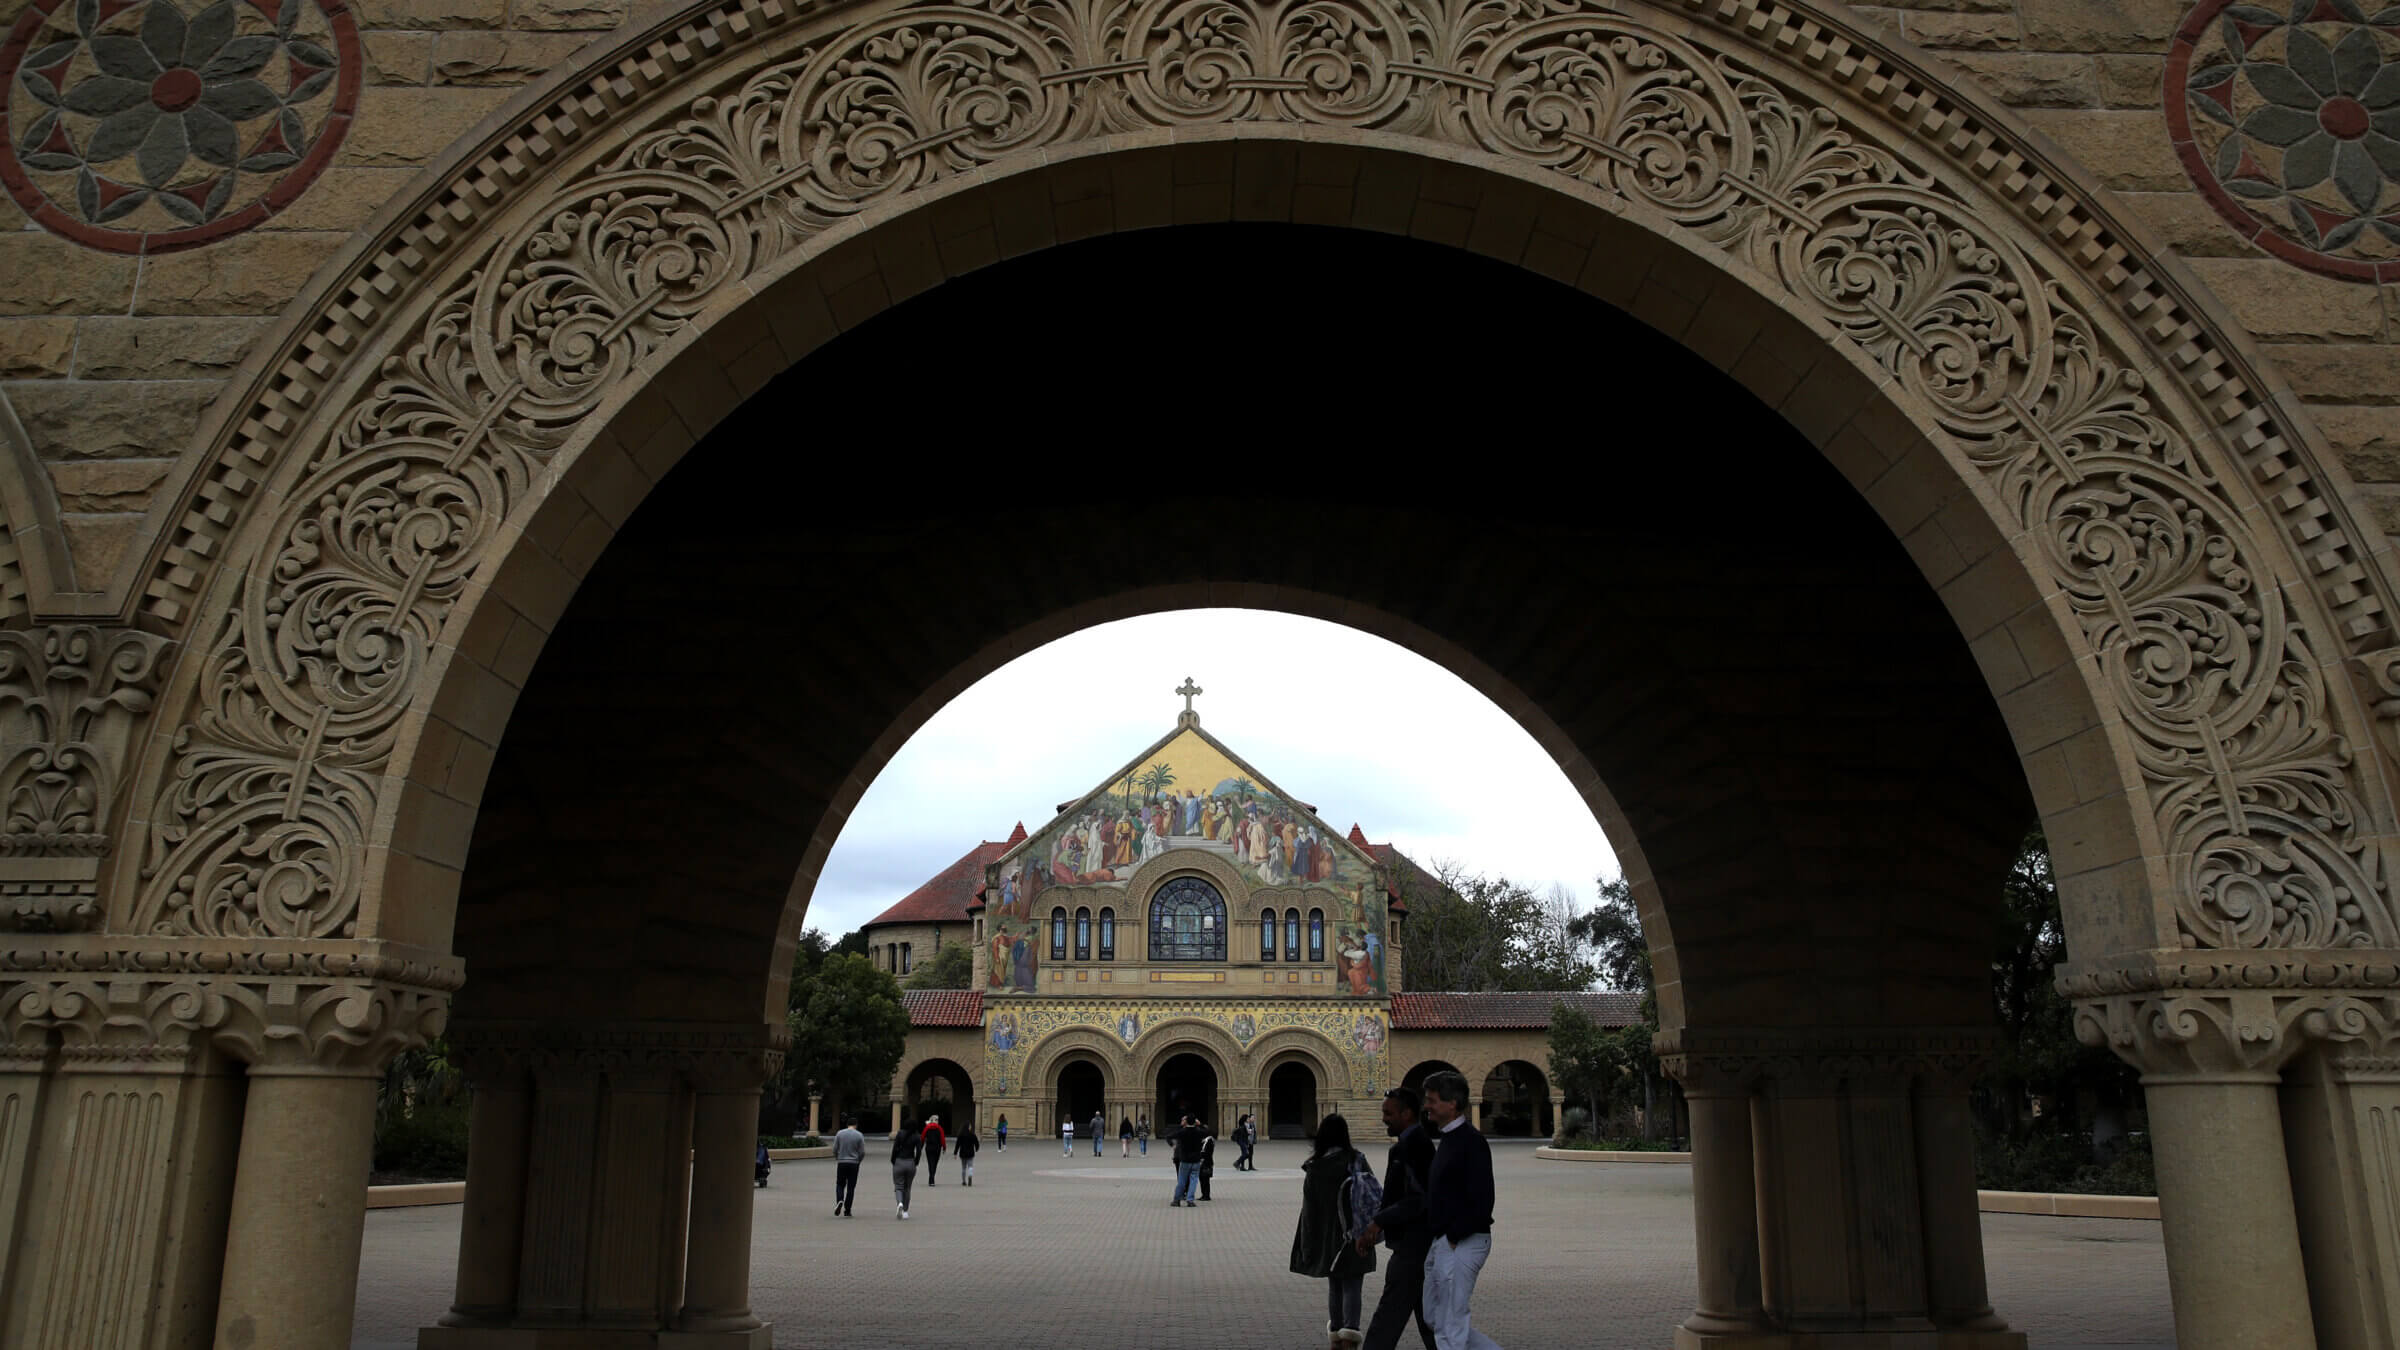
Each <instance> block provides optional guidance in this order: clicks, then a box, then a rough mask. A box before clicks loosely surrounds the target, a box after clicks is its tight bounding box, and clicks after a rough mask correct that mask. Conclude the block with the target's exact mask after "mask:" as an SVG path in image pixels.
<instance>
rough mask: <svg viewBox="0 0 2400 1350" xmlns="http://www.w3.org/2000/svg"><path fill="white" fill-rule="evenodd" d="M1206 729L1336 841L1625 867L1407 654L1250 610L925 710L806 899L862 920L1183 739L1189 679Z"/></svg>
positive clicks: (1047, 657)
mask: <svg viewBox="0 0 2400 1350" xmlns="http://www.w3.org/2000/svg"><path fill="white" fill-rule="evenodd" d="M1187 675H1188V676H1190V677H1192V678H1193V679H1194V680H1195V681H1197V682H1198V683H1199V685H1200V687H1201V688H1202V689H1204V690H1206V691H1207V692H1206V693H1204V694H1202V695H1201V696H1200V698H1199V699H1198V700H1197V702H1196V704H1195V706H1196V707H1197V708H1198V710H1199V713H1200V725H1201V726H1202V727H1204V728H1206V729H1207V731H1208V732H1209V734H1211V735H1213V736H1215V737H1216V738H1217V739H1218V740H1221V741H1223V742H1224V743H1225V744H1226V745H1227V746H1228V747H1229V748H1231V749H1232V751H1233V752H1234V753H1235V754H1237V755H1240V756H1241V757H1242V758H1243V759H1245V760H1248V761H1249V762H1250V763H1251V764H1252V765H1253V766H1255V767H1256V768H1257V769H1258V770H1259V772H1260V773H1262V774H1265V775H1266V776H1267V777H1268V778H1270V779H1272V780H1273V781H1274V782H1275V783H1276V785H1277V786H1279V787H1281V788H1282V789H1283V790H1284V791H1285V792H1287V793H1289V794H1291V795H1292V796H1294V797H1297V798H1299V799H1300V800H1301V801H1304V802H1307V803H1309V804H1310V805H1312V806H1315V807H1316V808H1317V812H1318V814H1319V816H1320V817H1321V818H1322V819H1323V820H1324V821H1325V822H1326V823H1327V824H1329V825H1331V826H1333V827H1334V828H1335V829H1336V830H1340V831H1344V832H1347V831H1348V830H1349V828H1350V826H1351V824H1352V822H1356V823H1357V824H1359V825H1360V826H1362V827H1364V828H1365V830H1366V832H1367V837H1368V838H1369V839H1371V840H1373V841H1374V842H1376V843H1379V844H1381V843H1394V844H1398V845H1399V846H1400V849H1401V851H1402V852H1404V853H1407V854H1408V855H1409V856H1411V857H1413V858H1415V859H1416V860H1417V861H1419V862H1420V863H1424V864H1426V865H1427V866H1431V865H1433V864H1435V863H1437V862H1441V861H1443V860H1451V861H1455V862H1458V863H1461V864H1464V865H1465V866H1467V867H1468V868H1469V869H1471V870H1474V871H1479V872H1495V873H1504V874H1506V875H1507V876H1509V877H1511V878H1513V879H1515V880H1517V881H1521V882H1524V883H1526V884H1528V885H1531V886H1533V887H1534V888H1536V889H1547V888H1548V887H1549V886H1550V885H1551V884H1552V883H1554V882H1555V883H1558V884H1561V885H1564V886H1565V887H1566V888H1567V889H1568V890H1569V891H1570V892H1571V893H1572V894H1573V895H1574V896H1575V898H1576V901H1577V903H1578V906H1579V907H1580V906H1588V905H1590V904H1591V903H1592V898H1593V891H1594V889H1595V884H1596V881H1597V879H1598V878H1599V877H1601V876H1603V875H1606V876H1614V875H1616V872H1617V863H1616V857H1615V855H1614V854H1612V853H1611V852H1610V851H1609V848H1608V841H1607V840H1606V839H1605V838H1604V837H1602V835H1601V833H1600V825H1599V822H1597V821H1595V820H1594V819H1592V813H1591V811H1590V809H1589V808H1587V807H1586V806H1585V805H1584V804H1583V801H1582V799H1581V798H1579V797H1577V796H1576V795H1575V791H1574V789H1573V788H1571V787H1569V786H1568V784H1567V779H1566V775H1564V774H1562V773H1560V772H1559V770H1558V765H1557V764H1556V763H1554V762H1553V761H1552V760H1551V759H1550V757H1549V756H1548V755H1546V754H1544V753H1543V752H1542V749H1541V747H1540V746H1538V745H1536V744H1535V743H1534V740H1533V738H1532V737H1531V736H1529V735H1527V734H1526V733H1525V729H1524V728H1522V727H1520V726H1518V725H1517V724H1516V723H1515V722H1514V721H1512V720H1510V718H1509V717H1508V715H1507V714H1506V713H1503V712H1501V711H1500V709H1499V708H1497V707H1495V706H1494V705H1493V704H1492V702H1491V701H1490V700H1489V699H1486V698H1485V697H1484V696H1483V695H1481V694H1479V693H1477V692H1475V690H1473V689H1471V688H1469V687H1468V686H1467V685H1466V683H1465V682H1463V681H1461V680H1460V679H1459V678H1458V677H1457V676H1455V675H1452V674H1451V673H1450V672H1449V671H1446V670H1444V669H1442V668H1441V667H1440V666H1437V665H1435V664H1434V663H1433V662H1431V661H1428V660H1426V659H1425V658H1423V657H1421V656H1418V655H1417V654H1416V653H1414V652H1411V651H1409V650H1408V649H1407V648H1404V647H1400V646H1396V645H1394V644H1393V643H1390V642H1386V641H1384V640H1383V639H1382V638H1378V637H1372V636H1369V635H1368V634H1365V633H1362V632H1359V631H1357V630H1356V629H1352V628H1344V627H1341V626H1339V625H1337V624H1331V623H1325V622H1323V621H1321V620H1317V619H1304V618H1300V617H1297V616H1295V615H1289V614H1275V613H1268V612H1265V611H1261V610H1247V609H1206V610H1183V611H1179V612H1176V613H1172V614H1153V615H1149V616H1147V617H1144V618H1139V619H1127V620H1124V621H1122V622H1118V623H1111V624H1103V625H1101V626H1099V627H1097V628H1087V629H1085V630H1084V631H1082V632H1080V633H1077V634H1075V635H1073V636H1071V637H1066V638H1061V639H1060V640H1058V641H1056V642H1053V643H1051V644H1050V645H1049V646H1047V647H1042V648H1040V649H1038V650H1035V651H1033V652H1030V653H1028V654H1026V655H1024V656H1021V657H1019V658H1017V659H1016V660H1015V661H1012V662H1010V663H1009V664H1008V665H1005V666H1003V667H1001V668H1000V669H999V670H997V671H994V672H993V673H992V674H991V675H989V676H987V677H985V678H984V679H983V680H982V681H980V682H978V683H977V684H976V685H975V686H974V687H972V688H970V689H968V690H967V692H965V693H964V694H961V695H959V697H958V698H957V699H956V700H955V701H954V702H952V703H951V704H950V705H949V706H948V707H945V708H943V709H942V710H941V711H940V712H938V713H936V714H934V716H933V719H932V720H931V721H929V722H927V723H926V724H925V725H924V727H923V728H921V729H920V730H919V731H918V732H917V734H916V735H915V736H914V737H912V738H911V739H910V740H909V742H908V744H907V745H905V746H903V747H901V750H900V753H899V754H898V755H897V756H895V757H894V758H893V759H892V762H891V763H890V764H889V765H887V766H885V768H884V770H883V772H882V774H881V775H879V776H878V777H877V778H876V779H875V782H874V784H873V786H871V787H869V788H868V789H867V795H866V799H865V800H864V801H862V802H860V803H859V806H858V810H857V812H856V813H855V814H853V815H852V816H851V817H850V822H849V824H848V826H847V827H846V828H844V829H843V831H842V836H841V839H840V841H839V842H838V843H837V844H835V846H834V850H833V856H832V857H831V858H829V859H828V860H827V861H826V865H825V872H824V875H823V876H822V877H821V878H820V879H819V880H818V882H817V889H816V894H815V896H814V897H813V898H812V899H811V900H810V902H809V907H808V923H809V926H811V927H814V928H819V929H822V930H824V931H825V932H826V933H827V934H828V935H830V936H834V937H839V936H840V935H841V934H843V933H845V932H848V931H849V930H851V929H853V928H856V927H858V926H859V925H860V924H863V923H865V922H866V921H868V920H869V919H872V918H874V917H875V916H876V915H877V914H880V913H882V912H883V910H885V909H886V908H888V907H889V906H890V905H891V904H892V903H893V902H895V901H897V900H898V899H900V897H902V896H904V895H906V894H908V893H909V892H910V891H912V890H915V889H916V888H917V887H918V886H919V885H921V884H923V883H924V882H925V880H926V879H927V878H929V877H931V876H933V874H934V873H936V872H939V871H940V870H941V869H942V868H944V867H947V866H948V865H950V864H951V863H952V862H955V861H957V859H958V857H959V855H961V854H963V853H965V852H966V851H967V850H968V849H970V848H973V847H974V846H975V845H976V844H977V843H979V842H981V841H983V840H986V839H1005V838H1007V837H1008V832H1009V828H1010V827H1011V826H1013V825H1015V824H1016V823H1017V822H1018V821H1020V820H1021V821H1023V822H1024V823H1025V828H1026V829H1028V830H1038V829H1040V828H1041V827H1042V825H1043V824H1044V823H1045V822H1047V821H1048V820H1049V819H1050V818H1051V817H1052V816H1053V815H1054V814H1055V813H1056V811H1055V808H1056V807H1057V806H1058V805H1059V804H1060V803H1061V802H1066V801H1071V800H1073V799H1075V798H1079V797H1081V796H1082V795H1083V794H1084V793H1086V792H1089V791H1091V790H1092V789H1093V788H1094V787H1097V786H1098V785H1099V784H1100V782H1101V780H1102V779H1103V778H1104V777H1106V776H1108V775H1110V774H1113V773H1115V772H1116V771H1117V770H1118V769H1119V768H1120V767H1122V766H1123V765H1124V764H1125V762H1126V761H1127V760H1130V759H1132V758H1133V757H1134V756H1135V755H1136V754H1138V753H1140V752H1141V751H1142V750H1143V749H1145V748H1146V747H1148V746H1149V745H1150V743H1151V742H1153V741H1155V740H1157V739H1158V738H1160V737H1161V736H1164V735H1166V734H1167V733H1168V732H1169V731H1172V730H1174V728H1175V714H1176V713H1177V712H1179V711H1180V710H1181V709H1182V707H1183V700H1182V699H1181V698H1179V697H1177V696H1176V695H1175V693H1174V692H1173V691H1174V690H1175V689H1176V687H1177V686H1179V685H1181V684H1182V683H1183V681H1184V677H1185V676H1187Z"/></svg>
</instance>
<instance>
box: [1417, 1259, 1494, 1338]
mask: <svg viewBox="0 0 2400 1350" xmlns="http://www.w3.org/2000/svg"><path fill="white" fill-rule="evenodd" d="M1491 1255H1492V1235H1491V1234H1489V1233H1475V1234H1472V1235H1470V1236H1469V1237H1468V1238H1467V1240H1466V1241H1464V1242H1461V1243H1459V1244H1458V1245H1457V1246H1455V1247H1453V1246H1451V1245H1450V1239H1448V1238H1442V1237H1437V1238H1435V1239H1434V1240H1433V1248H1432V1250H1430V1251H1428V1252H1426V1253H1425V1324H1426V1325H1427V1326H1430V1327H1432V1328H1433V1343H1434V1346H1435V1350H1500V1347H1499V1345H1498V1344H1497V1343H1496V1342H1494V1341H1493V1340H1492V1338H1491V1337H1489V1336H1486V1335H1484V1334H1483V1333H1482V1332H1480V1331H1477V1330H1476V1329H1475V1328H1474V1327H1472V1326H1469V1325H1468V1324H1467V1301H1468V1300H1469V1299H1472V1298H1474V1297H1475V1277H1476V1276H1478V1275H1481V1274H1482V1273H1483V1263H1484V1262H1485V1261H1486V1260H1489V1259H1490V1257H1491Z"/></svg>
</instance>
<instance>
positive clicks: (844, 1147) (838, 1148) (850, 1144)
mask: <svg viewBox="0 0 2400 1350" xmlns="http://www.w3.org/2000/svg"><path fill="white" fill-rule="evenodd" d="M866 1160H867V1137H866V1136H865V1135H863V1134H860V1133H859V1132H858V1117H856V1116H843V1117H842V1128H841V1129H839V1130H837V1131H835V1132H834V1136H833V1212H834V1213H835V1214H836V1215H838V1216H839V1217H841V1218H845V1219H847V1218H849V1217H850V1206H851V1204H852V1203H853V1202H854V1201H856V1200H857V1199H858V1169H859V1166H860V1164H862V1163H864V1162H866Z"/></svg>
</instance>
